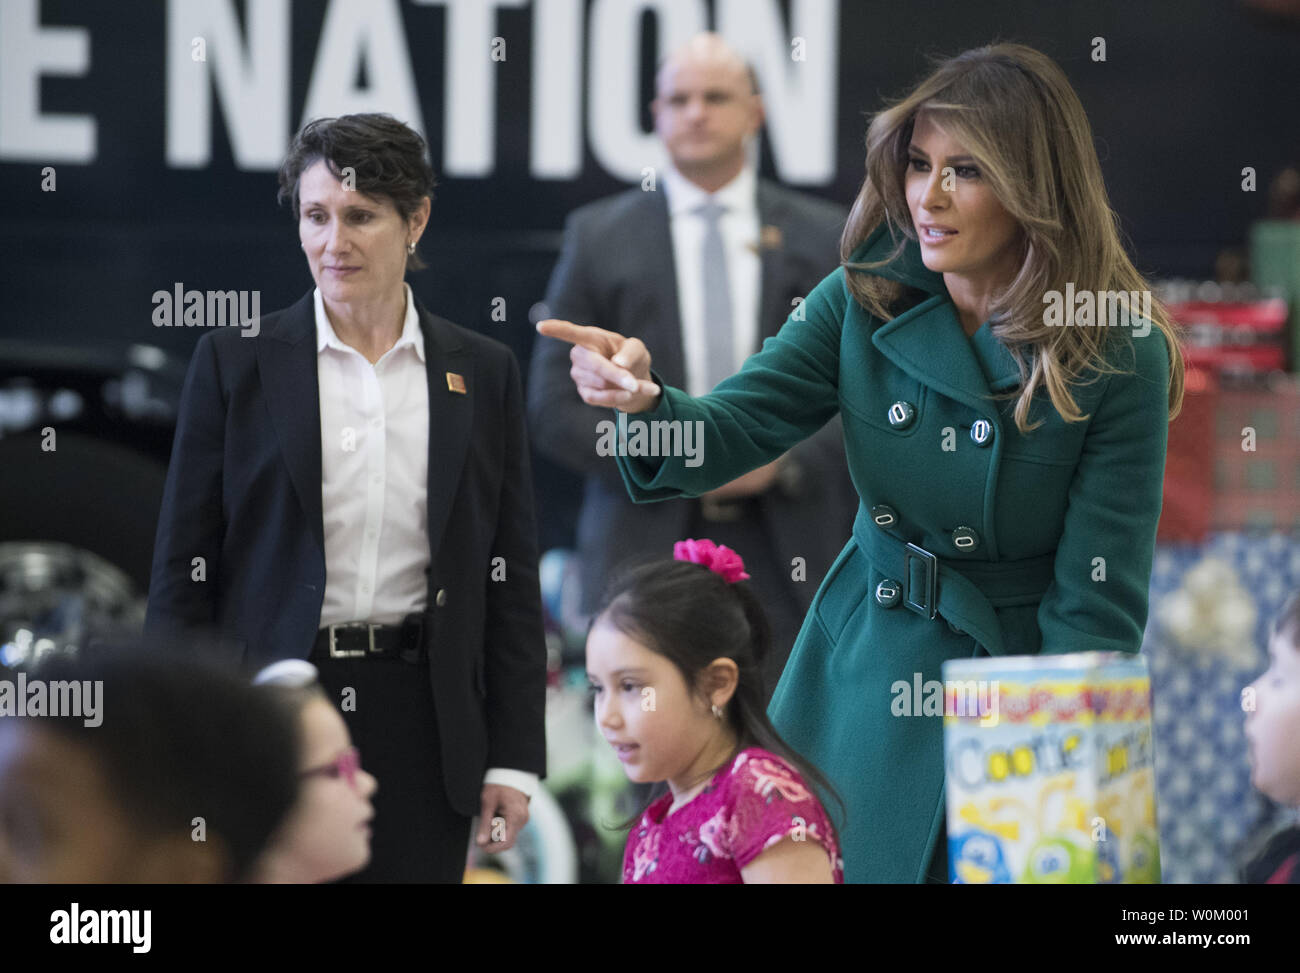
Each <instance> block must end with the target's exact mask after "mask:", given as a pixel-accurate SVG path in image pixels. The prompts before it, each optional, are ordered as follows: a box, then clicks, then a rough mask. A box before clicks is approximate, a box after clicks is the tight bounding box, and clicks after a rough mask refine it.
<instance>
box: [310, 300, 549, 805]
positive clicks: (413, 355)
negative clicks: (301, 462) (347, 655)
mask: <svg viewBox="0 0 1300 973" xmlns="http://www.w3.org/2000/svg"><path fill="white" fill-rule="evenodd" d="M403 287H404V288H405V290H406V317H405V318H404V320H403V323H402V334H401V337H399V338H398V339H397V343H396V344H394V345H393V347H392V348H390V349H388V351H387V352H385V353H384V355H383V357H382V358H380V359H379V361H377V362H375V363H374V364H373V365H372V364H371V363H370V362H369V361H368V360H367V359H366V357H365V356H364V355H362V354H361V352H359V351H357V350H356V349H355V348H353V347H351V346H350V345H346V344H344V343H343V342H342V341H341V340H340V339H339V337H338V335H337V334H336V333H335V332H334V328H333V326H332V325H331V324H330V320H329V315H328V314H327V313H326V311H325V302H324V300H323V299H322V298H321V293H320V288H317V289H316V291H315V293H314V295H313V299H314V300H315V304H316V376H317V381H318V384H319V386H320V436H321V451H320V452H321V512H322V515H323V519H324V527H325V598H324V601H323V603H322V604H321V614H320V627H321V628H324V627H325V626H327V625H333V624H335V623H338V622H351V621H364V622H375V623H380V624H385V625H393V624H397V623H400V622H401V620H402V619H403V618H405V617H406V616H407V615H409V614H411V613H413V612H419V611H423V610H424V608H425V605H426V603H427V600H428V583H429V582H428V576H427V574H426V571H427V569H428V567H429V557H430V552H429V524H428V510H429V508H428V491H429V379H428V372H427V369H426V366H425V356H424V333H423V332H422V331H421V330H420V320H419V314H418V312H417V311H416V309H415V299H414V297H413V296H412V294H411V287H410V285H409V284H403ZM483 783H484V784H504V785H506V786H509V787H514V788H516V789H517V790H520V791H523V793H524V794H526V795H528V796H529V797H531V796H532V795H533V794H534V793H535V792H536V790H537V785H538V779H537V775H536V774H532V773H529V772H527V771H522V770H512V769H508V768H499V767H497V768H492V769H491V770H489V771H488V772H487V774H486V776H485V777H484V778H483Z"/></svg>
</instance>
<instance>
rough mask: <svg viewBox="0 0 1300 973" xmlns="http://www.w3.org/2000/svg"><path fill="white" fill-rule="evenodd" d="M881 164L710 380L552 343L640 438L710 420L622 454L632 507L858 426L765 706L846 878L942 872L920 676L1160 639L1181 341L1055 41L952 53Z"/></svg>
mask: <svg viewBox="0 0 1300 973" xmlns="http://www.w3.org/2000/svg"><path fill="white" fill-rule="evenodd" d="M866 169H867V176H866V179H865V181H864V183H863V186H862V190H861V192H860V194H859V195H858V198H857V201H856V203H855V205H854V207H853V211H852V213H851V214H850V216H849V220H848V223H847V225H846V227H845V231H844V238H843V241H842V246H841V252H842V256H843V258H844V263H843V265H842V266H841V267H840V268H838V269H836V270H835V271H834V272H833V273H832V274H830V276H828V277H827V278H826V279H825V280H823V281H822V282H821V284H819V285H818V286H817V288H816V289H815V290H814V291H813V292H812V293H811V294H809V295H808V298H807V299H806V300H805V301H804V302H803V303H802V304H801V305H800V306H799V307H797V308H796V309H795V312H794V313H793V314H792V315H791V316H790V318H789V320H788V321H787V322H786V323H785V325H784V327H783V328H782V329H781V331H780V333H779V334H777V335H776V336H775V337H773V338H769V339H768V340H767V341H766V342H765V343H764V345H763V347H762V349H761V350H760V351H759V352H757V353H756V354H755V355H753V356H752V357H751V358H750V359H749V360H748V361H747V362H746V363H745V365H744V367H743V368H742V369H741V371H740V372H738V373H737V374H736V375H734V376H732V377H731V378H729V379H727V380H725V381H723V382H721V383H720V384H719V385H718V386H717V387H716V388H715V389H714V390H713V391H712V392H711V393H710V394H708V395H705V396H701V397H698V398H692V397H690V396H688V395H686V394H685V393H684V392H682V391H680V390H678V389H675V388H668V387H664V386H663V384H662V382H660V381H659V380H658V377H657V376H656V375H655V374H654V373H653V372H652V371H651V369H650V355H649V352H648V351H647V350H646V349H645V347H644V345H642V344H641V342H639V341H637V340H636V339H624V338H623V337H622V336H621V335H618V334H614V333H612V332H608V331H603V330H601V329H599V328H595V327H579V326H578V325H577V324H572V323H569V322H558V321H551V322H543V323H542V324H541V325H539V330H540V331H541V332H542V333H543V334H547V335H551V336H554V337H557V338H562V339H564V340H567V341H570V342H572V343H573V344H574V348H573V350H572V353H571V359H572V361H573V368H572V370H571V374H572V376H573V378H574V381H575V384H576V385H577V386H578V390H579V393H580V395H581V396H582V398H583V399H584V401H586V402H588V403H590V404H593V405H608V406H612V407H614V408H615V409H616V410H619V411H621V412H622V413H626V414H628V415H620V416H617V419H618V421H619V423H627V424H628V425H627V427H626V428H627V429H628V430H629V432H631V434H632V436H631V438H630V439H629V440H628V443H629V447H632V443H634V442H635V441H636V432H637V430H636V429H635V428H634V423H636V422H637V421H640V422H643V423H653V422H655V421H662V420H666V421H668V422H681V423H698V425H695V426H691V427H689V428H690V429H691V430H693V431H694V430H698V431H699V432H700V433H702V436H703V456H702V459H703V461H702V462H700V457H699V456H698V455H697V454H695V452H694V450H693V449H692V451H691V456H690V459H689V461H688V459H687V458H686V457H684V456H681V455H677V456H673V455H669V456H663V455H650V456H647V455H636V454H637V453H644V452H645V450H638V449H636V448H629V449H627V450H626V454H624V455H619V456H618V457H617V463H618V467H619V470H620V472H621V473H622V475H623V479H624V481H625V483H626V485H627V488H628V490H629V492H630V493H631V494H632V496H633V497H634V498H635V499H636V500H638V501H647V502H648V501H654V500H662V499H666V498H670V497H694V496H698V495H700V494H702V493H704V492H705V491H707V490H710V489H712V488H714V487H717V486H719V485H721V484H723V483H726V482H728V481H730V480H733V479H735V478H736V477H737V476H739V475H741V474H743V473H746V472H747V471H750V470H753V469H755V468H757V467H759V466H761V465H763V464H765V463H769V462H772V461H773V460H774V459H776V458H777V457H779V456H780V455H781V454H782V453H784V452H785V451H786V450H788V449H790V447H791V446H793V445H794V444H795V443H797V442H799V441H800V440H802V439H804V438H806V437H808V436H810V435H812V434H813V433H814V432H816V431H817V430H818V429H820V428H821V427H822V426H823V425H824V424H825V423H826V422H827V420H828V419H830V417H831V416H832V415H834V414H835V413H836V412H837V411H839V412H840V413H841V415H842V417H843V424H844V436H845V444H846V447H847V456H848V462H849V468H850V473H851V474H852V477H853V481H854V484H855V486H856V487H857V490H858V493H859V495H860V497H861V501H862V502H861V507H860V509H859V511H858V517H857V522H856V523H855V524H854V527H853V536H852V538H851V539H850V540H849V542H848V543H847V544H846V546H845V547H844V550H843V551H842V553H841V554H840V555H839V557H838V559H837V560H836V561H835V563H834V564H833V565H832V567H831V569H830V571H829V572H828V573H827V575H826V578H825V579H824V581H823V582H822V585H821V588H820V589H819V591H818V593H817V596H816V600H815V601H814V602H813V606H812V608H811V610H810V611H809V614H808V616H807V618H806V619H805V620H804V624H803V628H802V630H801V631H800V633H799V637H798V640H797V641H796V643H795V646H794V650H793V652H792V654H791V656H790V660H789V662H788V664H787V666H786V669H785V672H784V674H783V676H782V678H781V681H780V683H779V684H778V686H777V688H776V692H775V695H774V697H773V699H772V702H771V706H770V714H771V718H772V722H773V724H774V725H775V726H776V728H777V729H778V730H779V731H780V733H781V734H782V736H783V737H784V738H785V739H786V740H787V741H788V742H789V743H790V745H791V746H793V747H794V748H795V749H797V750H798V751H799V752H800V753H802V754H803V755H804V756H806V757H807V758H808V759H809V760H811V761H812V762H814V763H815V764H816V765H817V766H819V767H820V768H821V769H822V770H823V771H824V772H825V773H826V775H827V776H828V777H829V778H830V780H831V781H832V783H833V784H834V785H835V787H836V788H837V790H838V791H839V793H840V795H841V796H842V797H843V798H844V802H845V805H846V807H847V820H845V819H839V820H837V821H836V823H837V825H838V826H839V828H840V831H841V838H842V847H843V855H844V862H845V880H846V881H850V882H923V881H927V880H930V881H946V880H947V854H946V852H947V849H946V837H945V835H946V832H945V827H944V813H945V808H944V775H943V718H942V715H941V713H939V712H937V711H936V710H935V708H934V707H933V706H930V707H926V706H925V705H922V699H923V697H924V696H927V695H932V694H929V693H928V691H923V687H926V685H927V684H929V683H932V682H933V681H936V680H939V679H940V666H941V665H942V663H943V662H944V661H945V660H947V659H959V658H969V657H971V656H980V655H995V656H996V655H1030V654H1035V653H1039V652H1046V653H1060V652H1082V651H1089V650H1115V651H1121V652H1137V651H1138V649H1139V648H1140V646H1141V641H1142V632H1143V629H1144V627H1145V624H1146V618H1147V596H1148V582H1149V579H1150V572H1151V561H1152V554H1153V550H1154V546H1155V535H1156V522H1157V520H1158V519H1159V516H1160V503H1161V487H1162V481H1163V474H1164V462H1165V445H1166V439H1167V433H1168V422H1169V420H1170V419H1171V418H1172V417H1173V416H1175V415H1176V414H1177V412H1178V409H1179V406H1180V403H1181V399H1182V387H1183V365H1182V356H1181V353H1180V351H1179V347H1178V341H1177V337H1176V334H1175V331H1174V329H1173V327H1172V325H1171V324H1170V322H1169V320H1168V318H1167V316H1166V315H1165V313H1164V311H1163V309H1161V308H1160V306H1159V304H1158V303H1156V302H1154V301H1151V299H1150V291H1149V289H1148V287H1147V285H1146V283H1145V282H1144V281H1143V279H1142V278H1141V276H1140V275H1139V274H1138V273H1137V271H1136V270H1135V269H1134V267H1133V265H1132V263H1131V262H1130V261H1129V259H1128V257H1127V256H1126V255H1125V253H1124V251H1123V247H1122V245H1121V243H1120V241H1119V237H1118V234H1117V231H1116V219H1115V216H1114V214H1113V212H1112V210H1111V209H1110V205H1109V201H1108V198H1107V195H1106V190H1105V186H1104V183H1103V181H1102V175H1101V167H1100V165H1099V163H1098V161H1097V155H1096V152H1095V150H1094V148H1093V142H1092V134H1091V128H1090V126H1089V124H1088V120H1087V117H1086V115H1085V114H1084V112H1083V108H1082V106H1081V105H1080V103H1079V100H1078V97H1077V96H1076V95H1075V93H1074V91H1073V90H1072V89H1071V87H1070V84H1069V82H1068V81H1067V79H1066V78H1065V75H1064V74H1063V73H1062V72H1061V70H1060V68H1058V67H1057V66H1056V64H1055V63H1053V62H1052V61H1051V60H1050V59H1049V58H1047V57H1046V56H1044V55H1043V54H1041V53H1039V52H1038V51H1035V50H1033V49H1031V48H1027V47H1023V46H1020V45H1011V44H1003V45H996V46H993V47H987V48H981V49H979V50H974V51H968V52H966V53H965V54H962V55H959V56H958V57H955V58H952V59H951V60H948V61H946V62H944V63H943V64H941V65H940V66H939V67H938V69H937V70H936V71H935V72H934V73H933V74H932V75H931V76H930V77H929V78H927V79H926V80H925V81H924V82H922V83H921V84H920V85H919V86H918V87H917V89H916V90H915V91H913V92H912V93H911V94H910V95H908V96H907V97H906V98H904V99H902V100H901V101H900V102H898V103H896V104H894V105H893V106H892V107H890V108H888V109H887V110H885V111H883V112H881V113H880V114H878V115H877V116H876V117H875V119H874V120H873V122H872V124H871V127H870V129H869V131H868V134H867V160H866ZM1120 294H1122V295H1123V298H1122V299H1121V298H1120V297H1118V295H1120ZM632 414H635V415H632ZM687 428H688V427H685V426H653V425H647V426H645V427H643V431H645V432H649V433H650V434H651V435H650V437H649V438H648V439H647V438H645V437H643V438H642V442H643V443H649V444H650V445H656V444H659V439H658V437H657V435H656V434H661V433H663V432H665V431H685V430H686V429H687ZM667 441H668V440H667V439H666V438H665V439H664V440H663V442H667ZM679 452H680V451H679ZM795 567H796V569H797V565H796V566H795Z"/></svg>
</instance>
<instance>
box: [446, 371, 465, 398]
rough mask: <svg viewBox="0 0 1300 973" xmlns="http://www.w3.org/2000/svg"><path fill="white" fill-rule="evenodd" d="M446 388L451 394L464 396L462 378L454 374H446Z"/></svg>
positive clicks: (463, 381)
mask: <svg viewBox="0 0 1300 973" xmlns="http://www.w3.org/2000/svg"><path fill="white" fill-rule="evenodd" d="M447 388H448V389H449V390H450V391H452V392H459V393H460V394H461V395H465V394H466V393H465V379H464V377H463V376H460V375H457V374H456V373H455V372H448V373H447Z"/></svg>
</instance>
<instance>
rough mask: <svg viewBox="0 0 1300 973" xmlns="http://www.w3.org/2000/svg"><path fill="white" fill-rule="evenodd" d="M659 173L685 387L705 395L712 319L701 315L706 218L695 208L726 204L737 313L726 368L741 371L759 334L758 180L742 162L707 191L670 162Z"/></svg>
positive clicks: (722, 228)
mask: <svg viewBox="0 0 1300 973" xmlns="http://www.w3.org/2000/svg"><path fill="white" fill-rule="evenodd" d="M663 172H664V179H663V182H664V191H665V192H666V193H667V197H668V199H667V202H668V221H669V226H670V228H671V230H672V239H673V265H674V267H675V268H676V271H677V302H678V311H679V314H680V316H681V321H682V352H683V355H684V360H685V365H686V390H687V391H688V392H689V393H690V394H691V395H704V394H706V393H708V392H710V391H712V389H711V387H710V386H709V384H708V375H709V368H708V350H707V347H708V346H707V341H708V339H707V337H706V335H705V330H704V329H705V328H706V327H708V326H711V325H712V322H707V321H705V320H704V282H703V279H702V273H703V270H702V268H703V263H702V260H701V257H702V250H703V248H704V230H705V220H704V217H702V216H701V215H700V214H699V213H696V212H693V210H695V208H696V207H698V206H699V205H700V204H701V203H704V202H706V201H708V200H709V199H713V200H714V201H715V202H718V203H721V204H722V205H723V206H725V207H727V211H726V212H725V213H724V214H723V215H722V217H721V218H720V219H719V220H718V230H719V232H720V233H721V234H722V246H723V250H724V252H725V253H726V260H727V278H728V281H729V283H730V287H731V306H732V309H733V311H734V312H735V320H733V321H732V323H731V326H732V329H733V332H732V333H733V340H732V348H733V350H734V351H735V361H733V362H731V363H730V367H731V371H733V372H734V371H739V370H740V366H741V365H742V364H744V361H745V359H746V358H748V357H749V356H750V355H751V354H753V353H754V352H755V351H757V350H758V336H759V334H760V331H759V320H758V316H759V306H758V305H759V287H760V284H761V278H762V258H761V257H760V256H759V232H760V224H759V217H758V179H757V177H756V176H755V174H754V169H753V168H752V167H750V166H745V167H744V168H743V169H741V170H740V174H739V175H737V176H736V178H735V179H733V180H731V182H729V183H727V184H726V185H725V186H723V187H722V188H720V189H719V190H717V192H714V193H706V192H705V191H704V190H703V189H701V188H700V187H699V186H697V185H695V183H693V182H691V181H690V180H689V179H687V178H686V177H685V176H683V175H682V174H681V173H680V172H678V171H677V169H676V168H675V167H674V166H672V165H667V166H665V167H664V171H663Z"/></svg>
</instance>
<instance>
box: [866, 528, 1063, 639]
mask: <svg viewBox="0 0 1300 973" xmlns="http://www.w3.org/2000/svg"><path fill="white" fill-rule="evenodd" d="M853 540H854V542H855V543H856V544H857V545H858V548H859V550H861V551H862V553H863V554H864V555H865V556H866V557H867V560H869V561H870V562H871V564H872V565H873V566H874V567H875V568H876V570H877V571H879V572H880V573H881V574H883V575H885V577H887V578H891V579H893V580H895V581H897V582H899V583H900V584H901V586H902V589H903V598H902V604H903V605H906V606H907V607H908V608H910V609H912V611H915V612H917V613H918V614H921V615H923V616H926V617H932V616H933V615H934V614H935V613H937V614H941V615H943V617H944V618H946V619H947V620H948V621H949V622H950V623H952V624H953V625H956V626H957V627H959V628H961V629H962V630H963V631H965V632H967V633H968V634H970V635H971V636H973V637H974V638H975V640H976V641H977V642H979V643H980V644H981V645H982V646H984V648H985V649H986V650H987V651H988V653H989V654H990V655H1006V654H1008V650H1007V647H1006V645H1005V643H1004V641H1003V638H1002V625H1001V623H1000V622H999V621H998V616H997V612H996V611H995V610H994V609H996V608H1003V607H1007V606H1011V605H1032V604H1036V603H1037V602H1039V601H1041V600H1042V597H1043V594H1044V592H1046V591H1047V589H1048V587H1049V586H1050V585H1051V583H1052V579H1053V577H1054V566H1055V561H1056V552H1055V551H1052V552H1049V553H1047V554H1042V555H1039V556H1037V557H1028V558H1023V559H1021V560H1018V561H967V560H960V561H959V560H952V559H950V560H945V559H943V558H941V557H938V556H937V555H935V554H933V553H932V552H930V551H927V550H925V549H924V548H921V547H919V546H918V545H916V544H909V543H908V542H907V541H906V540H903V539H901V538H899V537H896V536H894V535H893V534H891V533H889V532H888V531H886V530H885V529H883V528H881V527H878V526H877V525H876V524H875V523H874V522H873V521H872V519H871V517H870V515H869V514H868V513H867V510H866V507H865V506H861V507H859V508H858V515H857V518H856V519H855V520H854V522H853ZM931 584H933V598H931V594H930V592H931V588H930V585H931ZM868 597H875V592H874V591H872V592H869V593H868Z"/></svg>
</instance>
